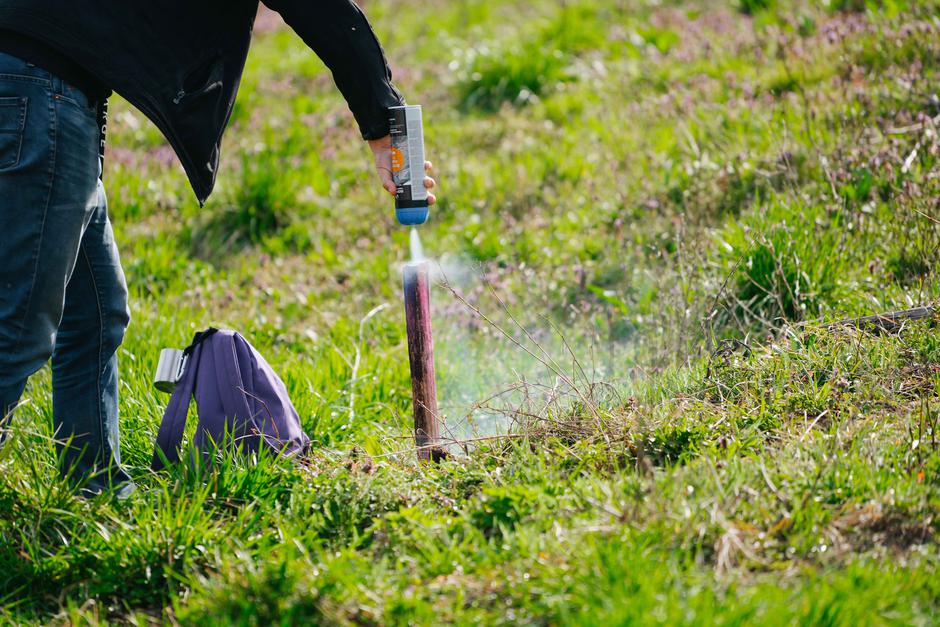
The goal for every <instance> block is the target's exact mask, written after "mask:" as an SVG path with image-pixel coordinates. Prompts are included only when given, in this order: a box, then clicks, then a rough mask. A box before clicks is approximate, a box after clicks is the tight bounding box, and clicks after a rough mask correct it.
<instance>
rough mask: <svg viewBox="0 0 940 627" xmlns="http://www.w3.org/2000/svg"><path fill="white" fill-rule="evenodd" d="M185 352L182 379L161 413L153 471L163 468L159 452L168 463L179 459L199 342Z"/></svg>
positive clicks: (193, 387)
mask: <svg viewBox="0 0 940 627" xmlns="http://www.w3.org/2000/svg"><path fill="white" fill-rule="evenodd" d="M198 335H199V334H197V337H198ZM202 339H205V338H202ZM186 351H187V353H186V355H187V358H188V360H189V364H188V366H187V367H186V369H185V370H184V371H183V378H182V379H180V380H179V381H178V382H177V384H176V388H174V390H173V396H171V397H170V402H169V403H168V404H167V406H166V411H165V412H163V421H162V422H161V423H160V431H159V432H158V433H157V444H156V448H155V449H154V451H153V460H151V462H150V468H151V469H153V470H154V471H158V470H162V469H163V468H164V466H165V464H164V463H163V458H162V457H161V456H160V453H161V452H162V453H163V457H166V460H167V461H168V462H178V461H179V459H180V444H182V442H183V432H184V431H185V429H186V417H187V414H188V413H189V401H190V399H191V398H192V396H193V391H194V390H195V387H196V371H197V370H198V369H199V356H200V354H201V353H202V343H201V341H200V342H199V343H194V344H193V345H190V346H189V347H188V348H187V349H186Z"/></svg>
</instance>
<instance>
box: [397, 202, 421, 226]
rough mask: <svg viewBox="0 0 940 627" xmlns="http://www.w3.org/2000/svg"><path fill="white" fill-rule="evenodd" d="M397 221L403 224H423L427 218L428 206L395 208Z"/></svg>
mask: <svg viewBox="0 0 940 627" xmlns="http://www.w3.org/2000/svg"><path fill="white" fill-rule="evenodd" d="M395 215H396V216H397V217H398V221H399V222H400V223H401V224H404V225H405V226H414V225H416V224H424V223H425V222H427V220H428V208H427V207H426V206H425V207H404V208H403V207H399V208H396V209H395Z"/></svg>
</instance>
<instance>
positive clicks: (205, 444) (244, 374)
mask: <svg viewBox="0 0 940 627" xmlns="http://www.w3.org/2000/svg"><path fill="white" fill-rule="evenodd" d="M183 355H184V359H185V366H184V370H183V373H182V376H181V377H180V379H179V381H178V382H177V384H176V387H175V389H174V390H173V396H172V397H171V398H170V402H169V405H167V408H166V412H164V414H163V422H162V423H161V424H160V431H159V433H158V434H157V444H156V449H155V450H154V454H153V461H152V463H151V467H152V468H153V469H154V470H160V469H162V468H163V467H164V461H163V459H164V458H166V460H167V461H169V462H171V463H173V462H177V461H179V459H180V445H181V443H182V441H183V431H184V430H185V428H186V415H187V413H188V411H189V401H190V399H191V398H192V397H193V396H195V397H196V409H197V413H198V416H199V422H198V424H197V427H196V435H195V437H194V438H193V445H194V446H195V448H196V449H198V450H199V451H202V452H203V453H209V452H211V451H212V449H213V447H215V446H218V445H221V444H223V443H225V444H226V445H234V447H235V448H236V449H237V450H239V451H241V452H243V453H248V454H251V453H255V452H257V451H258V450H260V449H261V448H262V447H267V448H268V449H269V450H271V451H273V452H275V453H279V454H282V455H285V456H293V455H302V454H304V453H305V452H306V451H307V449H308V448H309V447H310V438H308V437H307V435H306V434H305V433H304V432H303V430H302V429H301V426H300V418H299V416H298V415H297V410H296V409H294V405H293V404H292V403H291V401H290V398H289V397H288V395H287V388H286V387H285V386H284V382H283V381H281V379H280V377H278V376H277V374H275V372H274V370H272V369H271V366H270V365H268V362H267V361H265V359H264V357H262V356H261V354H260V353H258V351H257V350H255V348H254V347H253V346H252V345H251V344H249V343H248V341H247V340H246V339H245V338H243V337H242V336H241V335H239V334H238V333H236V332H235V331H227V330H222V331H220V330H218V329H213V328H210V329H207V330H205V331H202V332H201V333H197V334H196V337H195V338H194V339H193V343H192V344H190V345H189V346H188V347H187V348H186V349H185V350H184V351H183ZM226 438H228V439H229V441H228V442H224V440H225V439H226Z"/></svg>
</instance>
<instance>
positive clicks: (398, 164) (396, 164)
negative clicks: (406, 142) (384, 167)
mask: <svg viewBox="0 0 940 627" xmlns="http://www.w3.org/2000/svg"><path fill="white" fill-rule="evenodd" d="M404 167H405V155H403V154H402V152H401V150H399V149H398V148H392V172H401V171H402V168H404Z"/></svg>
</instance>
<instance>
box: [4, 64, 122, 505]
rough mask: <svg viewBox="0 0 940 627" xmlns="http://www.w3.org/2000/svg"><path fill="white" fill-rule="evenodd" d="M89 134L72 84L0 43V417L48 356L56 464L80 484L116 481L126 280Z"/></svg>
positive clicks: (88, 109)
mask: <svg viewBox="0 0 940 627" xmlns="http://www.w3.org/2000/svg"><path fill="white" fill-rule="evenodd" d="M98 142H99V129H98V122H97V114H96V109H95V107H94V105H93V104H91V103H89V102H88V99H87V98H86V97H85V95H84V93H82V92H81V91H80V90H78V89H76V88H75V87H72V86H70V85H68V84H67V83H65V82H64V81H62V80H61V79H59V78H58V77H56V76H54V75H52V74H50V73H49V72H46V71H44V70H42V69H40V68H38V67H35V66H34V65H32V64H29V63H27V62H25V61H22V60H20V59H18V58H16V57H13V56H10V55H6V54H2V53H0V420H2V421H4V422H5V421H6V420H8V419H9V418H10V417H11V415H12V411H13V409H14V408H15V406H16V404H17V403H18V401H19V400H20V397H21V396H22V394H23V390H24V389H25V386H26V379H27V378H28V377H29V376H30V375H32V374H33V373H34V372H36V371H37V370H39V369H40V368H41V367H42V366H43V365H44V364H45V363H46V361H48V359H49V358H50V357H51V358H52V417H53V426H54V428H55V439H56V447H57V451H58V454H59V459H60V460H61V470H62V472H63V474H65V475H66V476H68V477H69V478H70V480H72V481H73V482H75V483H76V484H80V485H82V486H83V487H84V489H85V490H86V491H90V492H100V491H102V490H104V489H107V488H109V487H120V488H121V490H122V491H127V490H128V489H129V488H131V487H132V484H130V480H129V478H128V476H127V475H126V474H125V472H124V471H123V470H122V469H121V466H120V463H121V453H120V440H119V434H118V371H117V355H116V352H117V348H118V346H119V345H120V344H121V341H122V340H123V338H124V330H125V328H126V327H127V323H128V320H129V313H128V309H127V284H126V283H125V280H124V272H123V270H122V269H121V263H120V261H119V259H118V252H117V247H116V246H115V243H114V236H113V233H112V230H111V223H110V221H109V220H108V209H107V202H106V200H105V194H104V187H103V186H102V183H101V162H100V159H99V157H98Z"/></svg>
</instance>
